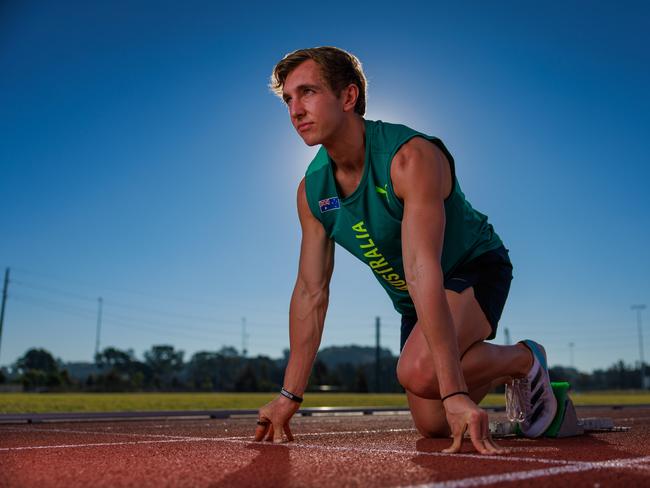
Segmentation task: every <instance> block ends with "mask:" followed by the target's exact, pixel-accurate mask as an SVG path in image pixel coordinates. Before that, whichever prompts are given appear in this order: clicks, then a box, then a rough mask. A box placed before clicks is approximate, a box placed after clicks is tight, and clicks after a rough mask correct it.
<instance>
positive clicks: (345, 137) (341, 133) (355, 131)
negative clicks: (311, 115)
mask: <svg viewBox="0 0 650 488" xmlns="http://www.w3.org/2000/svg"><path fill="white" fill-rule="evenodd" d="M365 133H366V127H365V123H364V120H363V118H361V117H350V118H349V119H348V120H347V122H346V123H345V124H343V125H342V126H341V128H340V129H339V130H338V131H337V134H336V136H335V137H334V138H332V139H333V140H332V141H331V142H327V143H324V144H323V145H324V146H325V149H327V153H328V154H329V155H330V158H332V160H333V161H334V164H335V165H336V168H337V169H338V170H340V171H343V172H344V173H355V172H358V171H361V170H363V164H364V161H365V157H366V150H365Z"/></svg>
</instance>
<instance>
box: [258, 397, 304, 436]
mask: <svg viewBox="0 0 650 488" xmlns="http://www.w3.org/2000/svg"><path fill="white" fill-rule="evenodd" d="M299 408H300V404H299V403H297V402H294V401H293V400H289V399H288V398H286V397H284V396H282V395H279V396H278V397H277V398H275V399H274V400H272V401H270V402H269V403H267V404H266V405H264V406H263V407H262V408H260V411H259V414H258V421H257V428H256V429H255V441H261V440H267V441H269V442H283V438H282V433H283V432H284V434H285V435H286V441H285V442H288V441H292V440H293V435H292V434H291V429H290V428H289V420H291V417H293V414H295V413H296V412H297V411H298V409H299Z"/></svg>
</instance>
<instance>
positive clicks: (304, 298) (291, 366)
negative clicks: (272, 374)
mask: <svg viewBox="0 0 650 488" xmlns="http://www.w3.org/2000/svg"><path fill="white" fill-rule="evenodd" d="M298 216H299V217H300V225H301V228H302V243H301V245H300V262H299V266H298V278H297V280H296V285H295V287H294V289H293V294H292V296H291V306H290V308H289V342H290V346H291V349H290V354H289V362H288V364H287V369H286V371H285V376H284V388H285V389H287V390H289V391H290V392H292V393H294V394H296V395H299V396H302V394H303V393H304V391H305V388H306V387H307V381H308V380H309V374H310V372H311V368H312V365H313V362H314V358H315V357H316V352H317V351H318V346H319V345H320V340H321V336H322V334H323V326H324V324H325V314H326V312H327V305H328V303H329V284H330V279H331V278H332V271H333V269H334V241H332V240H331V239H329V238H328V237H327V235H326V233H325V229H324V228H323V225H322V224H321V223H320V222H319V221H318V220H317V219H316V218H315V217H314V216H313V215H312V213H311V210H310V209H309V205H308V203H307V196H306V193H305V180H304V179H303V180H302V181H301V182H300V185H299V186H298Z"/></svg>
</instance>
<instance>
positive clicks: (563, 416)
mask: <svg viewBox="0 0 650 488" xmlns="http://www.w3.org/2000/svg"><path fill="white" fill-rule="evenodd" d="M551 386H552V387H553V394H554V395H555V398H556V399H557V412H556V414H555V418H554V419H553V422H552V423H551V425H550V426H549V428H548V429H546V432H544V437H554V438H562V437H574V436H579V435H583V434H584V433H585V432H621V431H627V430H629V428H627V427H616V426H614V420H613V419H611V418H596V417H592V418H585V419H579V418H578V415H577V413H576V409H575V406H574V405H573V402H572V401H571V398H570V397H569V388H570V385H569V383H567V382H552V383H551ZM490 433H491V434H492V436H493V437H508V436H521V435H522V434H521V430H520V429H519V424H518V423H517V422H507V421H506V422H490Z"/></svg>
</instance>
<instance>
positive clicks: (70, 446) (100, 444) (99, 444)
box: [0, 439, 192, 451]
mask: <svg viewBox="0 0 650 488" xmlns="http://www.w3.org/2000/svg"><path fill="white" fill-rule="evenodd" d="M166 442H192V440H190V439H163V440H159V439H156V440H151V441H125V442H95V443H91V444H59V445H57V446H20V447H0V451H28V450H33V449H73V448H80V447H103V446H128V445H133V444H157V443H160V444H162V443H166Z"/></svg>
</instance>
